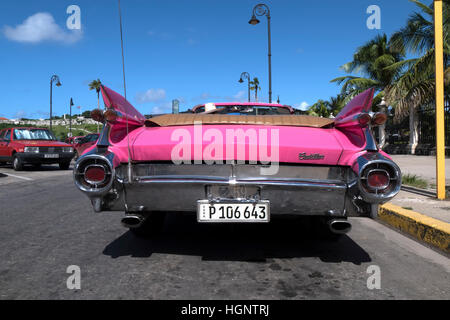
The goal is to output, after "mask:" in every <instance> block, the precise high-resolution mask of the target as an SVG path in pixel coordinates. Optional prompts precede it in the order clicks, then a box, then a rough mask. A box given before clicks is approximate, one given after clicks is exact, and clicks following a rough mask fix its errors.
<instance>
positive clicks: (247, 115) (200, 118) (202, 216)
mask: <svg viewBox="0 0 450 320" xmlns="http://www.w3.org/2000/svg"><path fill="white" fill-rule="evenodd" d="M101 92H102V96H103V100H104V102H105V105H106V107H107V110H106V111H105V112H104V113H101V112H96V113H95V114H94V113H93V118H95V120H97V121H104V122H105V123H106V125H105V126H104V129H103V132H102V133H101V138H100V139H99V140H98V141H97V143H96V144H95V145H94V146H92V147H91V148H90V149H88V150H87V151H86V152H85V154H84V155H83V156H81V157H80V158H79V159H78V161H77V163H76V165H75V168H74V180H75V184H76V186H77V187H78V188H79V189H80V190H81V191H82V192H83V193H85V194H86V195H87V196H88V197H89V198H90V199H91V202H92V205H93V208H94V210H95V211H96V212H100V211H122V212H125V215H124V217H123V219H122V224H123V225H124V226H125V227H128V228H130V230H131V231H132V232H134V233H135V234H136V235H152V234H156V233H157V232H158V231H159V230H160V229H161V227H162V224H163V221H164V215H165V214H164V212H169V211H170V212H195V213H196V215H197V221H198V222H199V223H230V222H232V223H237V222H244V223H269V222H270V221H271V219H272V218H273V217H277V216H280V215H294V216H309V217H311V218H312V219H314V220H316V221H317V222H319V223H318V225H322V226H323V228H322V230H326V232H328V234H329V235H330V236H331V237H332V238H337V237H338V236H339V235H342V234H345V233H346V232H348V231H349V230H350V229H351V224H350V222H349V221H348V219H347V218H348V217H351V216H358V217H376V215H377V213H378V205H379V204H381V203H384V202H387V201H389V200H390V199H392V198H393V197H394V196H395V195H396V194H397V193H398V192H399V190H400V186H401V171H400V169H399V167H398V166H397V165H396V164H395V163H394V162H393V161H392V159H391V158H390V157H389V156H388V155H387V154H386V153H385V152H383V151H381V150H379V148H378V146H377V144H376V142H375V140H374V138H373V134H372V128H373V127H375V126H378V125H381V124H383V123H384V122H385V121H386V115H385V114H381V113H376V114H374V113H372V112H371V105H372V101H373V94H374V90H373V89H370V90H367V91H365V92H363V93H362V94H360V95H358V96H357V97H355V98H354V99H353V100H352V101H351V102H349V103H348V104H347V105H346V106H345V107H344V108H343V110H342V111H341V112H340V113H339V114H338V115H337V116H336V117H335V118H334V119H326V118H319V117H312V116H305V115H296V114H293V113H292V110H293V109H292V108H290V107H289V106H284V105H280V104H267V103H253V102H251V103H240V102H237V103H222V104H219V103H209V104H205V105H202V106H200V107H198V108H194V111H193V113H191V114H186V113H184V114H167V115H161V116H156V117H152V118H150V119H146V118H145V117H144V116H143V115H141V114H140V113H139V112H138V111H137V110H136V109H135V108H134V107H133V106H132V105H131V104H130V103H129V102H128V101H126V100H125V99H124V98H123V97H122V96H121V95H119V94H118V93H116V92H114V91H113V90H111V89H109V88H107V87H105V86H102V87H101ZM258 109H260V111H261V112H258V111H257V110H258Z"/></svg>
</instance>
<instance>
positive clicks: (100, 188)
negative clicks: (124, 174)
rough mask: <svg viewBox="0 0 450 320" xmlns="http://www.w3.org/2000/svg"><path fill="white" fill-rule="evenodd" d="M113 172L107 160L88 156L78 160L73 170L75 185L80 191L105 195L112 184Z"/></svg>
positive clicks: (97, 156)
mask: <svg viewBox="0 0 450 320" xmlns="http://www.w3.org/2000/svg"><path fill="white" fill-rule="evenodd" d="M113 175H114V170H113V169H112V166H111V164H110V162H109V161H108V159H107V158H105V157H103V156H100V155H89V156H85V157H82V158H80V160H79V161H78V162H77V163H76V165H75V169H74V179H75V184H76V185H77V187H78V188H80V189H81V190H82V191H85V192H89V193H105V192H107V191H109V189H110V188H111V186H112V183H113Z"/></svg>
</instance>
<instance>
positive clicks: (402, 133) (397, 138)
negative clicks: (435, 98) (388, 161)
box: [386, 100, 450, 147]
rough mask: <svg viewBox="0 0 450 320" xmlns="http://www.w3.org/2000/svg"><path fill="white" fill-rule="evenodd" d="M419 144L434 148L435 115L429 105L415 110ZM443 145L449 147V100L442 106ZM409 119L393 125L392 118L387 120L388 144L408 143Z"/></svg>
mask: <svg viewBox="0 0 450 320" xmlns="http://www.w3.org/2000/svg"><path fill="white" fill-rule="evenodd" d="M417 116H418V133H419V137H418V138H419V144H426V145H430V146H433V147H434V146H436V113H435V105H434V104H430V105H427V106H424V107H421V108H419V109H418V110H417ZM444 122H445V131H446V132H445V145H446V146H447V147H450V100H447V101H446V102H445V106H444ZM409 131H410V130H409V117H406V118H404V119H403V120H402V121H401V122H400V123H394V120H393V116H390V117H389V118H388V121H387V123H386V133H387V136H388V142H389V144H394V145H395V144H398V145H400V144H407V143H409Z"/></svg>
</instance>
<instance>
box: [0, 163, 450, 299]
mask: <svg viewBox="0 0 450 320" xmlns="http://www.w3.org/2000/svg"><path fill="white" fill-rule="evenodd" d="M5 174H9V175H14V176H5ZM71 174H72V173H71V171H70V170H69V171H59V170H57V167H43V169H42V170H41V171H31V170H29V171H24V172H19V173H17V172H14V171H13V170H12V169H10V168H8V167H6V166H3V167H0V204H1V205H0V299H450V260H449V259H448V258H447V257H445V256H443V255H440V254H439V253H437V252H435V251H433V250H431V249H429V248H427V247H425V246H423V245H421V244H419V243H417V242H415V241H414V240H411V239H409V238H407V237H405V236H403V235H401V234H399V233H397V232H396V231H394V230H391V229H389V228H387V227H385V226H383V225H381V224H379V223H378V222H376V221H373V220H369V219H366V218H355V219H351V222H352V223H353V229H352V231H351V232H350V233H349V234H348V235H346V236H344V237H343V238H342V239H341V240H340V241H339V242H337V243H330V242H327V241H325V240H322V239H320V238H317V237H314V236H313V235H312V234H311V233H310V232H309V231H308V229H307V228H306V227H304V226H303V225H302V224H301V223H300V222H297V221H290V220H279V221H277V220H275V219H274V220H273V222H272V223H271V224H269V225H263V226H261V225H242V226H229V225H213V226H207V225H198V224H197V223H196V222H195V221H194V219H193V218H191V217H189V216H176V215H170V216H169V219H167V221H166V225H165V228H164V232H163V233H162V235H161V236H160V237H158V238H156V239H154V240H140V239H137V238H135V237H134V236H133V235H132V234H131V233H130V232H128V231H127V230H126V229H124V228H123V227H122V226H121V225H120V218H121V213H101V214H95V213H94V212H93V210H92V209H91V205H90V202H89V200H88V199H87V198H86V197H85V196H84V195H82V194H81V193H80V192H79V191H78V190H77V189H76V188H75V186H74V185H73V182H72V175H71ZM30 179H31V180H30ZM71 265H76V266H79V267H80V270H81V289H80V290H70V289H68V288H67V285H66V281H67V278H68V277H69V276H71V274H69V273H67V268H68V266H71ZM371 266H377V267H379V270H380V280H381V282H380V289H372V290H370V289H368V287H367V280H368V277H370V276H371V275H372V273H368V272H367V270H368V268H369V267H370V268H373V267H371ZM370 268H369V270H371V269H370ZM375 268H376V267H375Z"/></svg>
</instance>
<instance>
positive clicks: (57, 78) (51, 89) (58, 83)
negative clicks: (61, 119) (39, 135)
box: [50, 74, 61, 131]
mask: <svg viewBox="0 0 450 320" xmlns="http://www.w3.org/2000/svg"><path fill="white" fill-rule="evenodd" d="M55 81H56V86H57V87H60V86H61V81H59V77H58V76H57V75H56V74H55V75H53V76H52V77H51V78H50V131H52V118H53V114H52V99H53V82H55Z"/></svg>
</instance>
